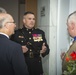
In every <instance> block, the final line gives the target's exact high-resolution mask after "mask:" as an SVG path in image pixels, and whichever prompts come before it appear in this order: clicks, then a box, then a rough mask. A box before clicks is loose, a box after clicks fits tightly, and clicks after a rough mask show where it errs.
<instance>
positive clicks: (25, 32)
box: [11, 27, 49, 75]
mask: <svg viewBox="0 0 76 75" xmlns="http://www.w3.org/2000/svg"><path fill="white" fill-rule="evenodd" d="M11 39H12V40H13V41H15V42H17V43H20V44H21V45H26V46H27V47H28V49H29V50H28V52H26V53H24V56H25V61H26V63H27V65H28V70H29V73H30V75H42V74H43V69H42V60H41V57H40V50H41V49H42V44H43V43H45V45H46V47H47V50H46V52H45V53H43V54H42V56H43V57H44V56H46V55H47V54H48V53H49V47H48V45H47V42H46V39H45V33H44V32H43V31H42V30H40V29H36V28H33V29H27V28H25V27H23V28H22V29H19V30H16V32H15V34H14V35H12V37H11Z"/></svg>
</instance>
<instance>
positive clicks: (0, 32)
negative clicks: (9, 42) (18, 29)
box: [0, 32, 9, 38]
mask: <svg viewBox="0 0 76 75" xmlns="http://www.w3.org/2000/svg"><path fill="white" fill-rule="evenodd" d="M0 34H2V35H5V36H6V37H7V38H9V36H8V35H7V34H5V33H2V32H0Z"/></svg>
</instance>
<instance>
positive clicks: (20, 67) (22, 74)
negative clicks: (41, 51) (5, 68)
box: [11, 45, 28, 75]
mask: <svg viewBox="0 0 76 75" xmlns="http://www.w3.org/2000/svg"><path fill="white" fill-rule="evenodd" d="M11 59H12V66H13V69H14V72H15V75H28V70H27V65H26V63H25V59H24V55H23V53H22V50H21V46H20V45H17V46H15V47H14V52H13V54H12V58H11Z"/></svg>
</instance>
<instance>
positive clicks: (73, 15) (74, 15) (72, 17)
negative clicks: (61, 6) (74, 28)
mask: <svg viewBox="0 0 76 75" xmlns="http://www.w3.org/2000/svg"><path fill="white" fill-rule="evenodd" d="M71 21H74V22H76V11H74V12H72V13H71V14H70V15H69V16H68V18H67V22H71Z"/></svg>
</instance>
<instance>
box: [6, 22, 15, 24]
mask: <svg viewBox="0 0 76 75" xmlns="http://www.w3.org/2000/svg"><path fill="white" fill-rule="evenodd" d="M7 23H14V24H16V23H15V22H7Z"/></svg>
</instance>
